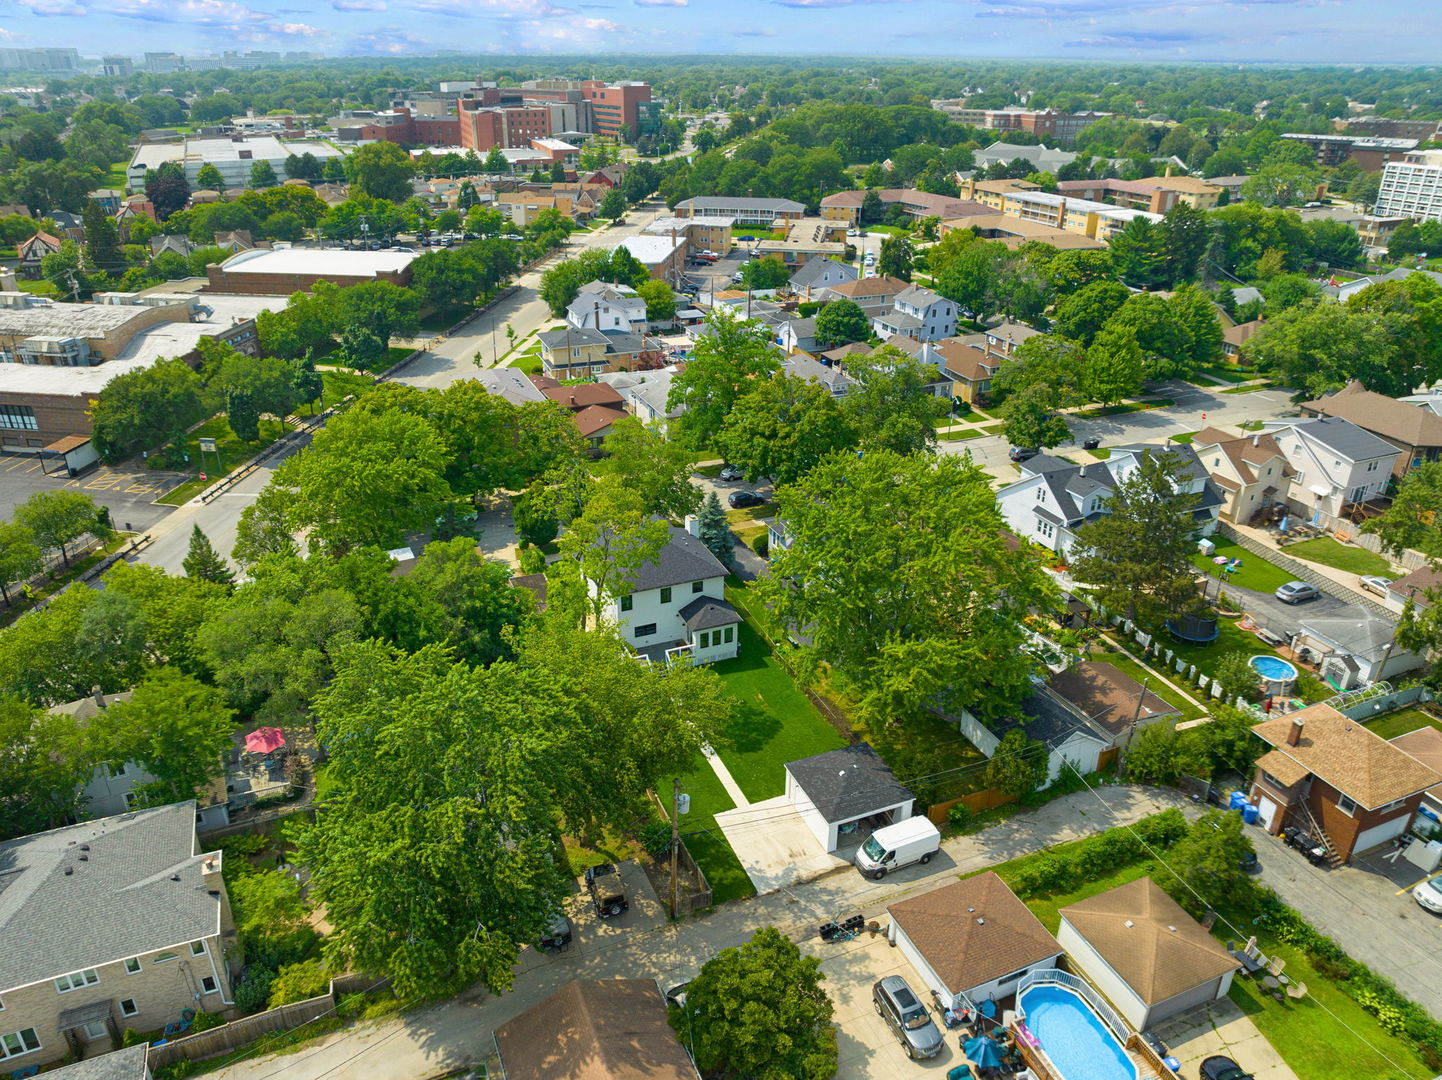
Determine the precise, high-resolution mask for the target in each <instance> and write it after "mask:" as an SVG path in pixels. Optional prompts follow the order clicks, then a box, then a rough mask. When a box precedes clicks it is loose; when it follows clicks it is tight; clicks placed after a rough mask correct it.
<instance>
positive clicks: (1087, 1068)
mask: <svg viewBox="0 0 1442 1080" xmlns="http://www.w3.org/2000/svg"><path fill="white" fill-rule="evenodd" d="M1018 1004H1019V1005H1020V1006H1021V1011H1022V1013H1023V1014H1024V1015H1025V1017H1026V1021H1025V1023H1026V1026H1027V1030H1028V1031H1030V1032H1031V1033H1032V1034H1033V1035H1035V1036H1036V1041H1037V1042H1038V1043H1040V1044H1041V1048H1042V1050H1044V1051H1045V1052H1046V1056H1047V1057H1049V1058H1050V1059H1051V1063H1052V1064H1053V1065H1055V1066H1056V1069H1057V1072H1059V1073H1060V1074H1061V1080H1137V1067H1136V1066H1135V1065H1134V1064H1132V1060H1131V1058H1129V1057H1127V1052H1126V1050H1124V1049H1123V1048H1122V1045H1121V1043H1119V1042H1118V1041H1117V1037H1116V1036H1115V1035H1113V1034H1112V1031H1111V1029H1110V1028H1108V1027H1107V1026H1106V1024H1104V1023H1102V1020H1101V1017H1099V1016H1097V1014H1096V1013H1094V1012H1092V1010H1091V1006H1089V1005H1088V1004H1087V1003H1086V1002H1085V1001H1083V1000H1082V998H1081V997H1080V995H1078V994H1077V993H1076V992H1075V991H1072V990H1068V989H1067V988H1066V987H1065V986H1057V985H1054V984H1046V983H1043V984H1041V985H1038V986H1031V987H1028V988H1027V989H1025V990H1023V991H1022V992H1021V997H1020V998H1019V999H1018Z"/></svg>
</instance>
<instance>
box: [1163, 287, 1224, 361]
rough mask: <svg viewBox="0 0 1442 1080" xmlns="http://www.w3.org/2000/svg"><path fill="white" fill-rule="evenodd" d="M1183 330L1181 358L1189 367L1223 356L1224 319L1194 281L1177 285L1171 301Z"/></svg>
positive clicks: (1181, 335) (1175, 317)
mask: <svg viewBox="0 0 1442 1080" xmlns="http://www.w3.org/2000/svg"><path fill="white" fill-rule="evenodd" d="M1170 303H1171V307H1172V316H1173V318H1174V319H1175V321H1176V325H1177V329H1178V331H1179V333H1180V341H1179V345H1180V356H1179V360H1180V362H1181V363H1182V364H1183V365H1184V366H1185V368H1186V369H1187V370H1188V371H1194V370H1196V369H1197V368H1199V367H1205V366H1207V365H1208V364H1213V363H1216V362H1217V361H1218V360H1220V359H1221V356H1222V322H1221V320H1220V319H1219V318H1217V309H1216V306H1215V305H1214V304H1213V303H1212V300H1211V298H1210V297H1209V296H1208V295H1207V294H1206V293H1204V292H1203V291H1202V290H1201V289H1200V288H1198V287H1197V286H1196V285H1194V284H1192V283H1191V282H1187V283H1186V284H1184V285H1180V286H1178V288H1177V290H1176V292H1175V293H1173V294H1172V299H1171V301H1170Z"/></svg>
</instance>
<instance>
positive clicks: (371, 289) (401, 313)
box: [336, 143, 421, 345]
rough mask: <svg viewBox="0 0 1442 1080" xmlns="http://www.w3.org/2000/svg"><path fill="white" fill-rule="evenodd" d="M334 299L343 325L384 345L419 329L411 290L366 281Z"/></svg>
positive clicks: (418, 311) (415, 297)
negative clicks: (363, 330)
mask: <svg viewBox="0 0 1442 1080" xmlns="http://www.w3.org/2000/svg"><path fill="white" fill-rule="evenodd" d="M372 145H375V144H372ZM386 145H387V146H389V145H391V144H390V143H387V144H386ZM336 300H337V309H338V314H339V317H340V319H341V325H342V326H350V325H364V326H366V327H367V328H369V329H370V330H372V331H373V332H374V333H375V334H376V336H377V337H379V338H380V339H381V341H383V342H385V343H386V344H387V345H389V344H390V341H391V339H392V338H398V337H401V338H404V337H414V336H415V335H416V334H417V333H418V332H419V331H420V314H421V300H420V297H419V296H418V295H416V293H415V292H414V291H413V290H411V289H407V288H402V287H401V286H399V285H393V284H391V283H390V282H389V281H367V282H365V283H364V284H361V285H352V286H350V287H349V288H346V289H341V290H340V291H339V292H338V293H337V294H336Z"/></svg>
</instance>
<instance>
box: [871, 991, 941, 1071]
mask: <svg viewBox="0 0 1442 1080" xmlns="http://www.w3.org/2000/svg"><path fill="white" fill-rule="evenodd" d="M871 1003H872V1005H874V1006H875V1007H876V1012H877V1014H878V1015H879V1016H880V1017H881V1018H882V1019H883V1020H885V1021H886V1026H887V1027H889V1028H890V1029H891V1033H892V1034H893V1035H895V1036H896V1039H897V1041H898V1042H899V1043H901V1048H902V1049H903V1050H905V1051H906V1056H907V1057H909V1058H911V1059H912V1060H917V1059H920V1058H929V1057H935V1056H936V1055H937V1054H939V1053H941V1048H942V1046H943V1045H944V1042H943V1040H942V1037H941V1030H940V1029H939V1028H938V1027H937V1026H936V1022H935V1021H933V1020H932V1019H931V1014H930V1013H929V1012H927V1011H926V1006H925V1005H923V1004H922V1003H921V1002H920V1000H918V998H917V996H916V995H915V994H913V993H912V992H911V987H909V986H907V985H906V980H905V979H903V978H902V977H901V976H900V975H888V976H887V977H886V978H884V979H882V980H881V981H880V982H878V983H877V984H876V985H875V986H873V987H872V988H871Z"/></svg>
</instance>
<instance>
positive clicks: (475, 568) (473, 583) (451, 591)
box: [411, 536, 527, 665]
mask: <svg viewBox="0 0 1442 1080" xmlns="http://www.w3.org/2000/svg"><path fill="white" fill-rule="evenodd" d="M411 581H412V582H413V583H414V584H415V586H416V587H417V588H418V589H420V590H421V591H422V592H423V593H425V594H426V595H428V596H429V597H431V598H433V599H434V601H435V604H436V609H437V611H436V623H435V624H434V625H431V626H429V627H427V636H429V637H431V638H433V639H435V640H440V641H445V642H448V643H449V644H450V645H451V646H452V647H453V648H454V649H455V651H456V656H457V657H458V658H459V659H461V660H464V661H466V662H468V663H472V664H481V665H486V664H493V663H495V662H496V661H497V660H501V659H509V658H510V657H511V654H512V649H511V645H510V643H509V638H510V633H511V631H513V630H514V629H515V627H516V626H517V625H519V624H520V621H521V617H522V616H523V615H524V614H525V612H526V610H527V606H526V600H525V597H526V594H525V593H523V592H522V591H521V590H519V589H514V588H512V587H511V568H510V567H509V566H508V565H507V564H505V563H503V562H500V561H498V560H494V559H485V558H482V557H481V555H480V553H479V552H477V550H476V542H475V540H474V539H473V538H470V537H464V536H460V537H457V538H456V539H454V540H435V541H432V542H431V543H429V544H427V545H426V548H425V550H424V551H423V552H422V553H421V557H420V558H419V559H417V560H416V565H415V567H414V568H413V569H412V570H411Z"/></svg>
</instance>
